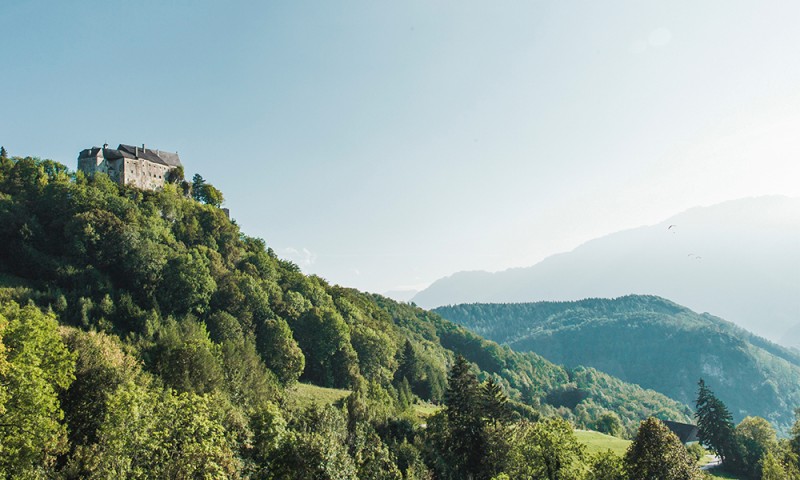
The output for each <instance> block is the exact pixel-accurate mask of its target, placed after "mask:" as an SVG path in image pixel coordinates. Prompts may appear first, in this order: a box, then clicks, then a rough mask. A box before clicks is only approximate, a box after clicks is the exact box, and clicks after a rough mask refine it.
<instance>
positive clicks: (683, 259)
mask: <svg viewBox="0 0 800 480" xmlns="http://www.w3.org/2000/svg"><path fill="white" fill-rule="evenodd" d="M670 226H672V227H671V228H670ZM628 294H648V295H659V296H662V297H665V298H669V299H672V300H674V301H676V302H678V303H680V304H681V305H686V306H688V307H689V308H691V309H693V310H695V311H699V312H711V313H713V314H715V315H719V316H721V317H723V318H726V319H728V320H730V321H732V322H735V323H736V324H738V325H740V326H742V327H744V328H746V329H748V330H751V331H753V332H755V333H756V334H758V335H761V336H764V337H766V338H769V339H770V340H772V341H775V342H778V343H781V344H783V345H786V346H794V347H800V199H798V198H788V197H778V196H771V197H759V198H747V199H741V200H735V201H730V202H726V203H722V204H718V205H714V206H711V207H702V208H694V209H691V210H688V211H686V212H683V213H681V214H679V215H676V216H674V217H672V218H670V219H668V220H666V221H664V222H663V223H660V224H658V225H653V226H647V227H641V228H636V229H632V230H626V231H622V232H618V233H614V234H611V235H608V236H606V237H602V238H599V239H595V240H592V241H590V242H588V243H585V244H583V245H581V246H580V247H578V248H576V249H575V250H573V251H571V252H569V253H564V254H559V255H554V256H552V257H549V258H547V259H545V260H543V261H542V262H540V263H538V264H536V265H534V266H532V267H528V268H519V269H511V270H506V271H503V272H498V273H487V272H461V273H456V274H454V275H452V276H450V277H447V278H443V279H440V280H437V281H436V282H434V283H433V284H432V285H431V286H430V287H429V288H428V289H426V290H423V291H422V292H420V293H418V294H417V295H416V296H414V298H413V301H414V302H415V303H416V304H418V305H420V306H422V307H425V308H433V307H438V306H442V305H453V304H458V303H470V302H533V301H540V300H554V301H564V300H579V299H581V298H592V297H607V298H611V297H619V296H623V295H628Z"/></svg>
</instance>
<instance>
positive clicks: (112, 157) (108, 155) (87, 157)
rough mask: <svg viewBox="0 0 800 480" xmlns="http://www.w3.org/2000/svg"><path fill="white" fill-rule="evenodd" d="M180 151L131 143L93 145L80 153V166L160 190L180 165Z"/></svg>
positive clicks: (88, 170) (136, 184)
mask: <svg viewBox="0 0 800 480" xmlns="http://www.w3.org/2000/svg"><path fill="white" fill-rule="evenodd" d="M180 166H182V165H181V160H180V158H179V157H178V153H177V152H176V153H171V152H162V151H161V150H154V149H152V148H146V147H145V146H144V145H142V146H141V147H134V146H131V145H122V144H120V146H119V147H117V148H116V149H113V148H108V144H105V145H103V147H102V148H101V147H92V148H87V149H86V150H83V151H81V153H80V154H79V155H78V170H80V171H82V172H84V173H86V174H87V175H92V174H94V173H96V172H102V173H105V174H107V175H108V176H109V177H110V178H111V180H113V181H115V182H117V183H119V184H120V185H133V186H135V187H138V188H141V189H144V190H157V189H159V188H162V187H163V186H164V184H165V183H166V182H167V177H168V174H169V172H170V171H171V170H173V169H175V168H177V167H180Z"/></svg>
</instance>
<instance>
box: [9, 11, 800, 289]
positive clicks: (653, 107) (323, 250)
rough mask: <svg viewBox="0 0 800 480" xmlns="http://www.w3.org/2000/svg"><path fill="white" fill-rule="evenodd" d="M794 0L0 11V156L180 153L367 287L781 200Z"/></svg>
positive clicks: (797, 100)
mask: <svg viewBox="0 0 800 480" xmlns="http://www.w3.org/2000/svg"><path fill="white" fill-rule="evenodd" d="M798 18H800V2H794V1H786V2H777V1H771V2H756V1H752V2H733V1H729V0H726V1H716V2H714V1H704V2H695V1H691V2H688V1H687V2H674V1H672V2H666V1H664V2H657V1H640V0H639V1H629V2H610V1H609V2H589V1H584V2H569V1H553V2H544V1H541V2H533V1H524V2H514V1H501V2H487V1H483V2H467V1H458V2H455V1H453V2H443V1H402V2H385V1H363V2H357V1H341V2H333V1H319V2H303V1H285V2H266V1H265V2H232V1H229V2H211V1H197V0H192V1H188V0H187V1H169V2H167V1H119V2H113V1H106V0H102V1H99V0H98V1H79V0H72V1H55V0H54V1H47V2H46V1H21V0H3V1H2V2H0V25H2V33H3V35H2V36H3V40H2V42H0V68H1V69H2V75H1V76H0V92H2V110H1V112H2V115H0V144H3V145H5V146H6V148H7V149H8V150H9V152H10V153H11V154H13V155H34V156H40V157H47V158H53V159H55V160H59V161H62V162H64V163H66V164H67V165H69V166H70V167H72V168H74V167H75V163H76V157H77V153H78V151H80V150H81V149H83V148H86V147H89V146H92V145H101V144H102V143H104V142H108V143H109V144H112V145H116V144H118V143H129V144H141V143H146V144H147V145H149V146H152V147H153V148H160V149H163V150H173V151H175V150H177V151H178V152H179V153H180V155H181V159H182V160H183V162H184V164H185V166H186V170H187V173H189V174H192V173H195V172H200V173H201V174H202V175H203V176H204V177H205V178H206V179H207V180H208V181H210V182H211V183H213V184H214V185H216V186H217V187H219V188H220V189H221V190H222V191H223V192H224V194H225V197H226V206H227V207H229V208H230V209H231V211H232V216H233V217H234V218H236V220H237V221H238V222H239V224H240V225H241V226H242V228H243V230H244V231H245V232H246V233H248V234H250V235H254V236H259V237H262V238H264V239H265V240H266V241H267V243H268V245H270V246H272V247H273V248H274V249H275V250H276V251H277V252H278V253H279V254H281V255H282V256H284V257H288V258H291V259H293V260H294V261H296V262H297V263H298V264H300V265H301V266H302V268H303V270H304V271H306V272H311V273H318V274H320V275H322V276H323V277H325V278H327V279H328V280H330V281H331V282H334V283H340V284H343V285H348V286H355V287H359V288H362V289H366V290H370V291H376V292H384V291H387V290H391V289H398V288H404V287H411V286H424V285H426V284H427V283H430V282H431V281H433V280H435V279H437V278H439V277H441V276H444V275H447V274H450V273H452V272H455V271H458V270H470V269H485V270H499V269H503V268H508V267H513V266H527V265H531V264H533V263H535V262H536V261H538V260H540V259H541V258H543V257H544V256H546V255H549V254H551V253H555V252H559V251H564V250H568V249H571V248H573V247H575V246H576V245H578V244H579V243H582V242H584V241H586V240H589V239H591V238H593V237H596V236H599V235H602V234H606V233H609V232H613V231H616V230H619V229H622V228H627V227H633V226H637V225H641V224H650V223H656V222H658V221H661V220H663V219H664V218H666V217H668V216H670V215H671V214H674V213H677V212H679V211H681V210H684V209H686V208H688V207H691V206H695V205H701V204H711V203H716V202H719V201H723V200H727V199H732V198H737V197H742V196H750V195H759V194H767V193H781V194H788V195H793V196H796V195H800V162H798V158H799V156H800V28H798V27H797V20H798Z"/></svg>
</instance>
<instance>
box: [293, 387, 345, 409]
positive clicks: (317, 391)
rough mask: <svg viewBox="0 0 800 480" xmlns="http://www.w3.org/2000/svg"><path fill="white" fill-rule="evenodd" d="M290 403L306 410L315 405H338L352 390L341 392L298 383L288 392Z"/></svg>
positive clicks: (335, 389)
mask: <svg viewBox="0 0 800 480" xmlns="http://www.w3.org/2000/svg"><path fill="white" fill-rule="evenodd" d="M286 393H287V396H288V398H289V402H290V403H292V404H293V405H295V406H297V407H300V408H305V407H308V406H310V405H311V404H313V403H316V404H317V405H326V404H332V403H336V402H338V401H339V400H342V399H343V398H345V397H346V396H348V395H350V390H341V389H338V388H325V387H318V386H316V385H310V384H308V383H298V384H297V385H295V386H293V387H292V388H290V389H288V390H286Z"/></svg>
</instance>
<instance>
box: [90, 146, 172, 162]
mask: <svg viewBox="0 0 800 480" xmlns="http://www.w3.org/2000/svg"><path fill="white" fill-rule="evenodd" d="M100 150H102V151H103V158H105V159H107V160H116V159H118V158H141V159H143V160H147V161H150V162H153V163H158V164H161V165H166V166H168V167H179V166H181V159H180V157H178V154H177V153H172V152H162V151H161V150H153V149H150V148H141V147H134V146H132V145H124V144H120V145H119V147H117V149H116V150H114V149H113V148H107V147H105V148H101V147H92V148H87V149H85V150H81V153H80V154H79V156H78V158H86V157H96V156H97V154H98V153H99V152H100Z"/></svg>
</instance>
